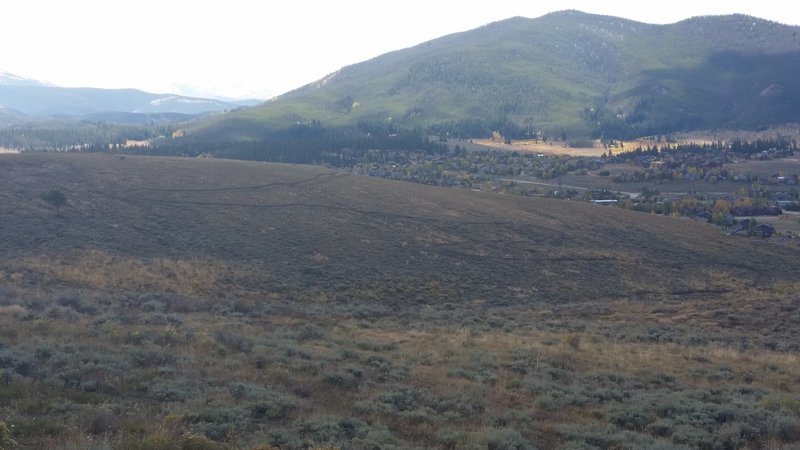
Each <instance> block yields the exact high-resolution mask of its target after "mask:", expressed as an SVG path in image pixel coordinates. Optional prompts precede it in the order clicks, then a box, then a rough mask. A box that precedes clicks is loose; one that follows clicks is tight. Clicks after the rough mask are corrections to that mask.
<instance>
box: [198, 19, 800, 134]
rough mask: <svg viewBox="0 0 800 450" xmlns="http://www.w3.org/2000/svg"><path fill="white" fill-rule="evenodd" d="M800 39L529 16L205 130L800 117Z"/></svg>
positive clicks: (751, 28) (552, 129) (401, 54)
mask: <svg viewBox="0 0 800 450" xmlns="http://www.w3.org/2000/svg"><path fill="white" fill-rule="evenodd" d="M798 31H800V27H796V26H787V25H782V24H779V23H775V22H770V21H766V20H762V19H757V18H754V17H748V16H745V15H729V16H709V17H696V18H692V19H688V20H684V21H681V22H678V23H674V24H670V25H652V24H646V23H640V22H635V21H631V20H626V19H621V18H616V17H609V16H600V15H592V14H585V13H582V12H578V11H563V12H558V13H552V14H548V15H546V16H543V17H540V18H536V19H527V18H520V17H517V18H512V19H508V20H504V21H501V22H496V23H492V24H489V25H486V26H483V27H481V28H478V29H475V30H471V31H467V32H463V33H457V34H452V35H449V36H445V37H442V38H439V39H436V40H432V41H429V42H426V43H423V44H420V45H417V46H415V47H411V48H407V49H404V50H399V51H395V52H392V53H387V54H385V55H382V56H379V57H376V58H374V59H371V60H369V61H365V62H361V63H358V64H354V65H351V66H347V67H344V68H342V69H341V70H339V71H337V72H335V73H333V74H330V75H329V76H327V77H325V78H323V79H321V80H319V81H317V82H315V83H312V84H309V85H307V86H304V87H302V88H300V89H297V90H295V91H292V92H289V93H286V94H284V95H282V96H279V97H277V98H275V99H273V100H271V101H269V102H267V103H265V104H264V105H262V106H260V107H257V108H254V109H250V110H247V111H241V112H238V113H236V114H231V115H229V116H228V117H227V119H226V120H216V121H213V122H208V123H206V125H205V127H204V128H200V129H198V130H197V132H198V133H200V134H201V135H204V136H209V137H212V136H216V137H217V138H219V139H239V138H249V137H252V136H254V135H258V133H259V132H263V130H265V129H266V130H274V129H281V128H286V127H288V126H290V125H293V124H297V123H308V122H311V121H317V120H318V121H321V123H322V124H323V125H328V126H341V125H354V124H357V123H359V122H372V123H382V124H392V125H393V126H398V127H424V128H427V129H431V130H434V131H443V132H444V131H447V132H450V133H455V134H459V135H462V136H465V137H469V136H473V137H474V136H476V135H486V134H487V133H491V131H493V130H501V131H504V133H505V134H507V135H511V136H512V137H521V136H525V135H529V134H530V133H531V132H532V131H540V132H544V133H546V134H548V135H551V136H552V135H556V136H558V135H563V136H588V135H591V136H594V137H599V136H606V137H633V136H641V135H650V134H661V133H669V132H673V131H678V130H696V129H709V128H759V127H764V126H767V125H771V124H776V123H787V122H800V109H798V108H796V107H795V105H796V104H797V103H798V101H800V84H798V83H796V74H797V73H800V36H798ZM203 132H205V133H203Z"/></svg>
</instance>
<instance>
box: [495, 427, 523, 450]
mask: <svg viewBox="0 0 800 450" xmlns="http://www.w3.org/2000/svg"><path fill="white" fill-rule="evenodd" d="M483 440H484V441H485V442H486V449H487V450H533V449H534V447H532V446H531V445H530V443H529V442H528V441H527V440H526V439H525V438H524V437H522V434H520V432H519V431H517V430H514V429H511V428H500V429H493V430H491V431H489V432H487V433H486V434H485V435H484V438H483Z"/></svg>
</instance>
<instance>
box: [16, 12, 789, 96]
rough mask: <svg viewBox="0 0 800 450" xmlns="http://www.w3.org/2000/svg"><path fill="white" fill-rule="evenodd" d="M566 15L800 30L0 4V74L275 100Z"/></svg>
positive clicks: (494, 15) (636, 15) (649, 16)
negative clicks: (446, 45)
mask: <svg viewBox="0 0 800 450" xmlns="http://www.w3.org/2000/svg"><path fill="white" fill-rule="evenodd" d="M787 5H790V6H787ZM564 9H578V10H581V11H586V12H591V13H597V14H606V15H613V16H620V17H626V18H629V19H633V20H638V21H641V22H648V23H672V22H676V21H679V20H682V19H685V18H688V17H692V16H697V15H709V14H728V13H735V12H738V13H744V14H749V15H753V16H757V17H761V18H764V19H769V20H774V21H777V22H781V23H787V24H792V25H800V7H799V6H796V5H794V3H793V2H792V1H787V0H776V1H773V0H758V1H755V0H741V1H740V0H721V1H701V0H695V1H693V2H686V3H685V2H684V0H678V1H662V2H647V1H636V2H634V1H610V0H607V1H597V0H594V1H588V0H574V1H569V0H563V1H555V0H553V1H536V0H519V1H517V0H489V1H486V0H479V1H458V2H456V1H436V0H426V1H421V0H400V1H392V2H387V1H378V0H372V1H368V0H336V1H333V0H325V1H323V0H320V1H310V0H287V1H269V2H267V1H258V0H225V1H218V0H194V1H184V0H158V1H154V0H103V1H96V0H68V1H65V0H52V1H48V0H3V1H2V4H1V7H0V29H2V33H3V39H2V44H0V70H5V71H8V72H11V73H14V74H17V75H21V76H27V77H31V78H36V79H43V80H46V81H49V82H51V83H54V84H57V85H60V86H92V87H106V88H119V87H133V88H139V89H144V90H148V91H154V92H179V93H185V94H198V95H212V94H215V95H220V96H225V95H227V96H260V97H269V96H271V95H277V94H280V93H283V92H286V91H288V90H291V89H294V88H296V87H300V86H302V85H304V84H306V83H309V82H311V81H315V80H317V79H319V78H322V77H323V76H325V75H326V74H328V73H330V72H333V71H335V70H337V69H339V68H340V67H342V66H345V65H349V64H353V63H357V62H360V61H363V60H366V59H369V58H372V57H375V56H378V55H380V54H382V53H386V52H389V51H392V50H397V49H401V48H405V47H410V46H412V45H416V44H419V43H422V42H425V41H427V40H430V39H433V38H436V37H440V36H443V35H446V34H450V33H454V32H459V31H466V30H469V29H472V28H476V27H479V26H481V25H484V24H486V23H489V22H494V21H497V20H502V19H506V18H508V17H513V16H524V17H539V16H541V15H543V14H546V13H548V12H551V11H558V10H564Z"/></svg>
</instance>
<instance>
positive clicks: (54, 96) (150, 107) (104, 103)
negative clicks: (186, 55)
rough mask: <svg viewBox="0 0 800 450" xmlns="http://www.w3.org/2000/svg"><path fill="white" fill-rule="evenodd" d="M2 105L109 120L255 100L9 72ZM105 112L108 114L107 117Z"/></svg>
mask: <svg viewBox="0 0 800 450" xmlns="http://www.w3.org/2000/svg"><path fill="white" fill-rule="evenodd" d="M0 80H2V82H0V107H3V108H6V109H11V110H15V111H17V112H19V113H22V114H25V115H28V116H31V117H51V116H58V117H73V118H85V117H92V118H94V119H102V120H109V119H110V118H113V117H114V115H115V114H118V113H128V114H139V115H142V117H145V118H146V117H147V115H151V114H156V115H163V114H183V115H199V114H206V113H214V112H222V111H229V110H233V109H236V108H240V107H243V106H251V105H253V104H254V102H253V101H244V102H229V101H220V100H215V99H208V98H196V97H185V96H180V95H172V94H153V93H150V92H144V91H140V90H136V89H98V88H64V87H57V86H48V85H45V84H43V83H39V82H35V81H31V80H23V79H20V78H17V77H14V76H9V75H8V74H3V76H2V78H0ZM104 115H109V117H107V118H104Z"/></svg>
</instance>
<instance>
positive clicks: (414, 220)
mask: <svg viewBox="0 0 800 450" xmlns="http://www.w3.org/2000/svg"><path fill="white" fill-rule="evenodd" d="M50 190H59V191H60V192H63V193H64V194H65V196H66V199H67V202H66V205H64V206H61V207H60V208H59V209H58V210H57V209H56V208H55V207H53V205H51V204H50V203H48V202H47V201H46V200H44V199H42V198H41V195H42V194H43V193H45V192H48V191H50ZM0 222H1V223H2V226H0V422H4V423H5V424H6V425H7V428H6V430H7V436H5V435H4V433H5V431H4V429H2V428H0V444H2V440H1V439H2V438H3V437H4V436H5V437H7V438H10V439H13V440H14V441H15V442H16V444H17V445H16V447H15V448H19V449H64V448H66V449H107V448H124V449H261V450H266V449H272V448H280V449H306V448H329V449H330V448H340V449H393V448H397V449H400V448H403V449H408V448H419V449H423V448H424V449H427V448H438V449H533V448H539V449H549V448H562V449H591V448H606V449H626V448H631V449H635V448H659V449H689V448H702V449H717V448H720V449H724V448H752V449H759V448H771V449H791V448H797V447H796V445H797V444H796V443H797V442H798V441H800V327H798V323H800V294H798V293H800V278H798V275H797V274H798V273H800V258H798V254H797V251H796V250H792V249H789V248H784V247H782V246H775V245H765V244H764V243H763V242H761V241H760V240H744V239H737V238H735V237H730V236H727V235H725V234H724V233H722V232H720V231H719V230H718V229H717V228H716V227H714V226H711V225H707V224H700V223H697V222H693V221H690V220H682V219H677V218H672V217H664V216H657V215H652V214H642V213H637V212H633V211H626V210H623V209H618V208H607V207H601V206H595V205H591V204H588V203H581V202H568V201H559V200H553V199H543V198H523V197H517V196H511V195H502V194H493V193H484V192H473V191H469V190H458V189H447V188H437V187H431V186H424V185H419V184H411V183H403V182H395V181H388V180H382V179H376V178H369V177H361V176H355V175H349V174H345V173H342V172H337V171H332V170H328V169H323V168H318V167H311V166H295V165H281V164H265V163H252V162H242V161H238V162H236V161H224V160H197V159H188V158H184V159H178V158H174V159H173V158H149V157H130V156H129V157H126V158H124V159H121V158H119V157H114V156H109V155H84V154H20V155H2V156H0ZM0 446H1V445H0Z"/></svg>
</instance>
